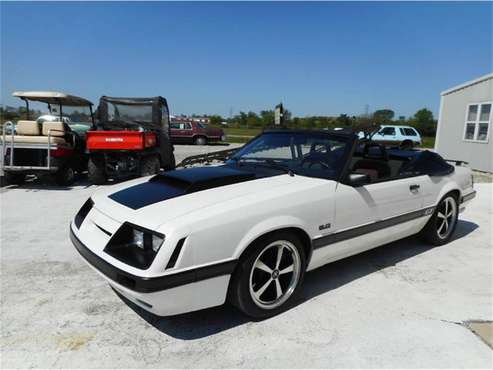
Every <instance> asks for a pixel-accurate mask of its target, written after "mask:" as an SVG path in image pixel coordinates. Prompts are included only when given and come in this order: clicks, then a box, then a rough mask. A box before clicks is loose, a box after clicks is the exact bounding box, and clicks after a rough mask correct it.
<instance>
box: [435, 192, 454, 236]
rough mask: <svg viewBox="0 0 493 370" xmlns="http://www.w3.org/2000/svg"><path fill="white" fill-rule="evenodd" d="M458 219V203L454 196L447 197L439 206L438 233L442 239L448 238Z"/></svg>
mask: <svg viewBox="0 0 493 370" xmlns="http://www.w3.org/2000/svg"><path fill="white" fill-rule="evenodd" d="M456 221H457V204H456V202H455V199H454V198H453V197H447V198H445V199H444V200H443V202H442V203H441V204H440V206H439V208H438V213H437V226H436V227H437V234H438V237H439V238H440V239H446V238H447V237H448V236H449V235H450V233H451V232H452V230H453V229H454V226H455V223H456Z"/></svg>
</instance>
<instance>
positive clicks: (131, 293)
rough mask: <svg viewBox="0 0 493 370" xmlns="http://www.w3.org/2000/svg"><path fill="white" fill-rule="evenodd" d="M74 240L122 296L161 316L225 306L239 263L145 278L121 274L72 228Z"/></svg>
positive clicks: (221, 263) (126, 273)
mask: <svg viewBox="0 0 493 370" xmlns="http://www.w3.org/2000/svg"><path fill="white" fill-rule="evenodd" d="M70 239H71V241H72V243H73V244H74V246H75V248H76V249H77V251H78V252H79V254H80V255H81V256H82V257H83V258H84V260H85V261H86V262H87V263H88V264H89V265H90V266H91V267H92V268H94V269H95V270H96V271H97V272H98V273H99V274H100V275H101V276H103V277H104V278H105V279H106V280H107V281H108V282H109V284H110V285H111V286H112V287H113V288H115V289H116V290H117V291H118V292H119V293H120V294H122V295H123V296H125V297H126V298H128V299H130V300H131V301H132V302H134V303H136V304H137V305H139V306H140V307H142V308H144V309H145V310H147V311H150V312H152V313H154V314H156V315H160V316H167V315H175V314H179V313H185V312H190V311H196V310H200V309H203V308H207V307H213V306H218V305H221V304H223V303H224V301H225V299H226V293H227V289H228V284H229V279H230V276H231V274H232V272H233V271H234V269H235V267H236V262H237V261H236V260H232V261H226V262H220V263H216V264H211V265H207V266H202V267H198V268H193V269H189V270H185V271H182V272H175V273H171V274H167V275H163V276H158V277H142V276H136V275H133V274H130V273H128V272H126V271H124V270H121V269H119V268H117V267H115V266H113V265H112V264H110V263H109V262H107V261H105V260H104V259H102V258H101V257H99V256H98V255H96V254H95V253H94V252H92V251H91V250H90V249H89V248H87V247H86V246H85V245H84V244H83V243H82V242H81V241H80V240H79V238H78V237H77V236H76V235H75V233H74V231H73V229H72V226H71V227H70ZM205 291H206V292H207V293H206V294H204V292H205Z"/></svg>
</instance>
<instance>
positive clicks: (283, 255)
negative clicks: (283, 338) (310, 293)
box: [229, 232, 306, 319]
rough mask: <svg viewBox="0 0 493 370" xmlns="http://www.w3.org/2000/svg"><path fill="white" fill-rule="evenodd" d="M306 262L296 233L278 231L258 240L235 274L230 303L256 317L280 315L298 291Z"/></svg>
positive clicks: (243, 258) (242, 259) (241, 261)
mask: <svg viewBox="0 0 493 370" xmlns="http://www.w3.org/2000/svg"><path fill="white" fill-rule="evenodd" d="M305 265H306V257H305V252H304V249H303V244H302V242H301V240H300V239H299V238H298V237H297V236H296V235H295V234H293V233H290V232H276V233H273V234H270V235H268V236H267V237H264V238H261V239H259V240H258V241H257V242H255V243H254V244H253V245H252V246H250V248H249V249H248V250H247V251H246V253H245V255H244V256H243V257H242V258H241V259H240V262H239V265H238V267H237V269H236V271H235V273H234V274H233V277H232V281H231V285H230V291H229V296H230V300H231V303H233V304H234V305H235V306H236V307H238V308H239V309H240V310H241V311H242V312H243V313H245V314H246V315H248V316H251V317H253V318H256V319H264V318H267V317H271V316H274V315H277V314H278V313H280V312H282V311H284V310H285V309H287V308H288V307H289V304H290V303H291V302H292V301H293V299H294V297H295V296H296V294H297V293H298V292H299V290H300V287H301V284H302V282H303V278H304V275H305V267H306V266H305Z"/></svg>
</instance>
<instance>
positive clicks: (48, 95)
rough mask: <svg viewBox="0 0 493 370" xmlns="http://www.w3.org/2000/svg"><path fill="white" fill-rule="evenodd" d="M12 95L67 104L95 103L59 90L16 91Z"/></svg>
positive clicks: (50, 102) (49, 102)
mask: <svg viewBox="0 0 493 370" xmlns="http://www.w3.org/2000/svg"><path fill="white" fill-rule="evenodd" d="M12 96H15V97H18V98H20V99H27V100H32V101H40V102H43V103H47V104H60V103H61V104H63V105H67V106H80V107H83V106H88V105H93V104H92V103H91V102H90V101H89V100H87V99H84V98H80V97H78V96H75V95H69V94H65V93H62V92H59V91H15V92H14V93H13V94H12Z"/></svg>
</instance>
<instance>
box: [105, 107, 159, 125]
mask: <svg viewBox="0 0 493 370" xmlns="http://www.w3.org/2000/svg"><path fill="white" fill-rule="evenodd" d="M108 121H109V122H111V121H124V122H130V123H133V122H135V123H152V105H150V104H148V105H138V104H135V105H127V104H119V103H113V102H108Z"/></svg>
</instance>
